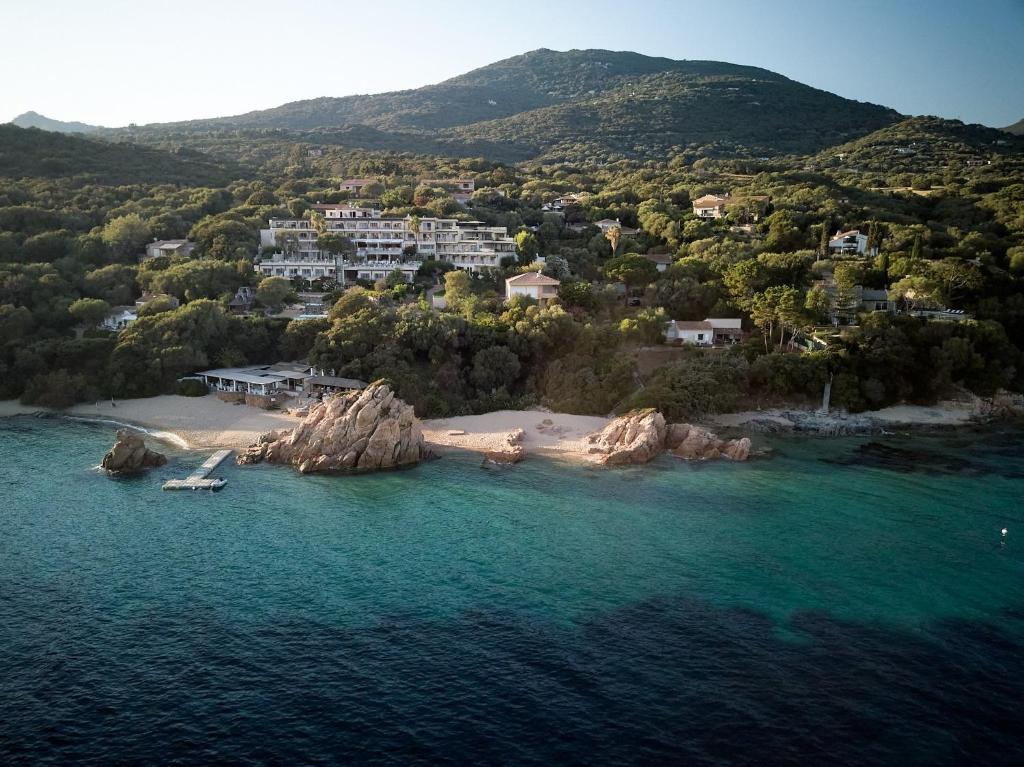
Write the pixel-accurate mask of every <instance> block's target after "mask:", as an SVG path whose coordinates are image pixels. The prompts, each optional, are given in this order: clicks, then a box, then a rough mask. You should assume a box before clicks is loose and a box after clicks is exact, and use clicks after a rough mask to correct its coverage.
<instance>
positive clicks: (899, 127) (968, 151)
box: [818, 117, 1024, 173]
mask: <svg viewBox="0 0 1024 767" xmlns="http://www.w3.org/2000/svg"><path fill="white" fill-rule="evenodd" d="M1021 152H1024V138H1018V137H1015V136H1012V135H1010V134H1007V133H1005V132H1004V131H1001V130H998V129H996V128H989V127H986V126H984V125H977V124H966V123H962V122H960V121H959V120H946V119H943V118H941V117H910V118H907V119H906V120H901V121H900V122H898V123H896V124H894V125H889V126H886V127H885V128H882V129H880V130H877V131H874V132H873V133H869V134H868V135H866V136H862V137H861V138H858V139H856V140H854V141H850V142H847V143H845V144H841V145H839V146H835V147H831V148H829V149H827V150H825V151H823V152H821V153H820V154H819V155H818V161H819V162H820V163H821V165H822V166H823V167H832V168H847V169H852V170H863V171H871V172H880V173H894V172H896V173H899V172H906V173H926V172H930V171H935V170H937V169H941V168H945V167H947V166H949V165H950V164H951V163H955V162H958V163H961V164H965V165H966V164H973V163H978V164H982V163H986V162H987V161H988V160H991V159H993V158H994V157H997V156H1003V155H1009V154H1017V155H1019V154H1020V153H1021Z"/></svg>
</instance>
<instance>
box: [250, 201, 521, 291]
mask: <svg viewBox="0 0 1024 767" xmlns="http://www.w3.org/2000/svg"><path fill="white" fill-rule="evenodd" d="M313 208H314V209H316V210H318V211H320V212H321V213H323V215H324V218H325V219H326V222H327V231H328V232H330V233H335V232H336V233H338V234H344V235H346V236H347V237H348V238H349V239H351V240H352V242H354V243H355V246H356V257H355V259H353V260H346V261H345V262H344V265H343V267H342V268H343V269H344V272H345V274H344V276H345V278H346V279H357V278H358V279H363V280H378V279H382V278H384V277H387V276H388V274H390V273H391V272H393V271H395V270H396V269H397V270H398V271H401V272H402V273H403V274H404V275H405V279H406V281H408V282H411V281H412V279H413V277H414V276H415V275H416V271H417V270H418V269H419V268H420V265H421V264H422V263H423V261H424V260H427V259H431V258H433V259H437V260H439V261H446V262H448V263H450V264H452V265H453V266H454V267H456V268H457V269H465V270H466V271H470V272H479V271H480V270H482V269H486V268H489V267H498V266H501V259H503V258H505V257H507V256H513V257H514V256H515V253H516V245H515V240H514V239H512V237H510V236H509V235H508V232H507V230H506V229H505V227H503V226H487V225H485V224H484V223H482V222H480V221H457V220H456V219H453V218H421V219H420V220H419V231H416V232H414V231H413V230H412V217H410V216H405V217H404V218H385V217H383V216H381V213H380V211H379V210H377V209H375V208H358V207H354V206H351V205H348V204H341V205H314V206H313ZM287 233H291V234H294V235H295V245H296V247H294V248H291V249H290V251H292V252H289V253H284V252H282V248H281V237H282V235H284V234H287ZM318 236H319V234H318V232H317V231H316V229H314V228H313V225H312V224H311V223H310V222H309V221H308V220H306V219H294V218H288V219H284V218H272V219H270V228H269V229H264V230H262V231H261V232H260V242H261V246H262V250H263V254H264V255H263V256H262V259H261V260H260V262H259V263H258V264H257V265H256V270H257V271H259V272H260V273H261V274H263V275H264V276H267V277H288V278H291V277H301V278H303V279H307V280H315V279H317V278H323V277H327V278H332V279H333V278H334V277H335V273H334V272H335V259H334V256H333V255H332V254H331V253H328V252H326V251H321V250H319V249H318V248H317V246H316V241H317V237H318ZM413 244H415V246H416V254H415V255H414V256H410V257H406V256H405V255H404V252H405V251H406V249H407V248H408V247H409V246H411V245H413Z"/></svg>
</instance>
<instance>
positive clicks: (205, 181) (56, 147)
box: [0, 124, 243, 186]
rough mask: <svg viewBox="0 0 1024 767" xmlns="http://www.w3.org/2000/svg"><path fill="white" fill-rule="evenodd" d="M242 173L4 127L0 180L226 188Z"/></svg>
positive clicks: (189, 154)
mask: <svg viewBox="0 0 1024 767" xmlns="http://www.w3.org/2000/svg"><path fill="white" fill-rule="evenodd" d="M242 175H243V171H242V170H241V168H240V166H238V164H237V163H218V162H215V161H213V160H211V159H210V158H209V157H207V156H205V155H203V154H201V153H199V152H195V151H192V150H189V149H173V150H170V151H164V150H161V149H154V148H151V147H146V146H141V145H138V144H132V143H111V142H109V141H103V140H100V139H92V138H84V137H79V136H72V135H66V134H62V133H53V132H50V131H44V130H40V129H38V128H19V127H17V126H15V125H10V124H7V125H0V178H2V177H7V178H21V177H33V178H68V177H71V176H75V177H82V178H84V179H87V180H90V181H93V182H95V183H101V184H134V183H154V184H156V183H165V184H187V185H192V186H207V185H214V186H221V185H224V184H226V183H228V182H229V181H230V180H231V179H233V178H239V177H241V176H242Z"/></svg>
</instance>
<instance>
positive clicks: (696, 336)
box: [665, 317, 743, 346]
mask: <svg viewBox="0 0 1024 767" xmlns="http://www.w3.org/2000/svg"><path fill="white" fill-rule="evenodd" d="M742 324H743V321H742V320H741V319H740V318H738V317H728V318H725V317H715V318H708V319H705V320H700V321H699V322H688V321H684V320H671V321H670V322H668V323H666V325H665V341H666V342H667V343H670V344H694V345H695V346H715V345H719V346H721V345H723V344H735V343H739V342H740V341H741V340H743V330H742Z"/></svg>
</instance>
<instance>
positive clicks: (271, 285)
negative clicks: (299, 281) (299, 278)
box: [256, 277, 292, 307]
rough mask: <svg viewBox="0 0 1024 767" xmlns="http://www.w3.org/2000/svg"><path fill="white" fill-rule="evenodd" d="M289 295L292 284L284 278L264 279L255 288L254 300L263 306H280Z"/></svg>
mask: <svg viewBox="0 0 1024 767" xmlns="http://www.w3.org/2000/svg"><path fill="white" fill-rule="evenodd" d="M290 295H292V284H291V282H289V281H288V280H286V279H285V278H284V277H264V278H263V279H262V280H260V284H259V285H258V286H257V287H256V300H257V301H259V302H260V303H261V304H263V306H270V307H278V306H281V304H283V303H284V302H285V300H286V299H287V298H288V297H289V296H290Z"/></svg>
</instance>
